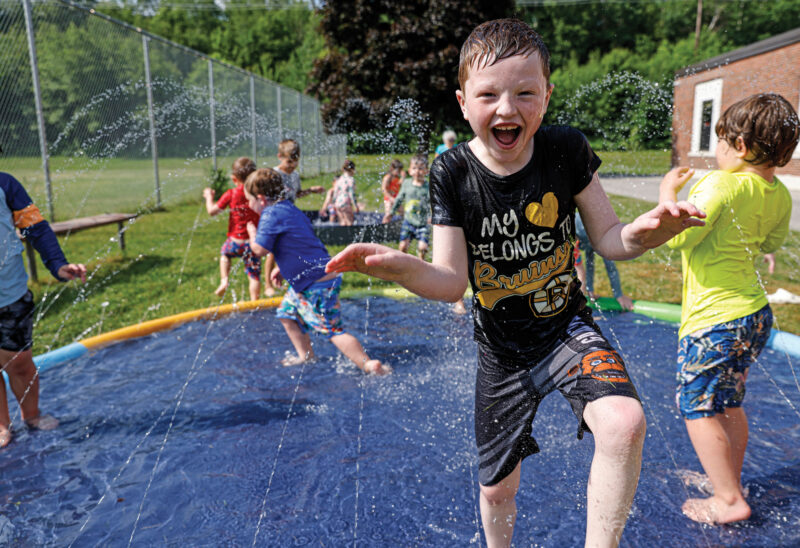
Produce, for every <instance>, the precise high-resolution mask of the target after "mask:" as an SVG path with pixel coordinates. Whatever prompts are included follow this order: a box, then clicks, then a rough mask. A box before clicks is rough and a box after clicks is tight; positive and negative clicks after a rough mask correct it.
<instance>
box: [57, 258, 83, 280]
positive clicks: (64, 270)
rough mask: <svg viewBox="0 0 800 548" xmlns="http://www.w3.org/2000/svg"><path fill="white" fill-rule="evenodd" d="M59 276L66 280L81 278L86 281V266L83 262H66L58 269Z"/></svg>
mask: <svg viewBox="0 0 800 548" xmlns="http://www.w3.org/2000/svg"><path fill="white" fill-rule="evenodd" d="M58 277H59V278H61V279H64V280H74V279H75V278H80V279H81V283H83V282H85V281H86V267H85V266H84V265H82V264H72V263H70V264H65V265H63V266H62V267H61V268H59V269H58Z"/></svg>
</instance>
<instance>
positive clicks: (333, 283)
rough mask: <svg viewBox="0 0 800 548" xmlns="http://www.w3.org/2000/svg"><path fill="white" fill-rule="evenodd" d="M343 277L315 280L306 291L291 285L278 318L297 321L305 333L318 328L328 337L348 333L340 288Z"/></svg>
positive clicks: (279, 310) (317, 330) (279, 309)
mask: <svg viewBox="0 0 800 548" xmlns="http://www.w3.org/2000/svg"><path fill="white" fill-rule="evenodd" d="M341 287H342V277H341V276H338V277H336V278H334V279H332V280H329V281H325V282H321V283H315V284H313V285H312V286H311V287H309V288H308V289H306V290H305V291H301V292H300V293H298V292H296V291H295V290H294V289H292V288H291V287H290V288H289V289H288V291H286V294H285V295H284V296H283V300H282V301H281V305H280V306H279V307H278V313H277V317H278V318H286V319H288V320H294V321H296V322H297V324H298V325H299V326H300V329H302V331H303V333H307V332H308V331H310V330H311V331H316V332H317V333H321V334H322V335H326V336H327V337H328V338H331V337H333V336H334V335H341V334H342V333H344V327H343V326H342V307H341V304H340V303H339V290H340V289H341Z"/></svg>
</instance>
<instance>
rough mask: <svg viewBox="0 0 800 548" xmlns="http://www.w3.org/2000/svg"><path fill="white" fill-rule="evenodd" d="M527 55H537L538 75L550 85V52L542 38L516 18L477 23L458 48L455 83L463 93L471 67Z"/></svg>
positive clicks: (481, 66) (489, 64)
mask: <svg viewBox="0 0 800 548" xmlns="http://www.w3.org/2000/svg"><path fill="white" fill-rule="evenodd" d="M531 53H538V54H539V59H541V61H542V74H544V77H545V79H546V80H547V81H548V82H550V52H549V51H548V50H547V46H546V45H545V44H544V40H542V37H541V36H539V34H538V33H537V32H536V31H535V30H533V29H532V28H531V27H530V26H529V25H528V24H527V23H524V22H522V21H520V20H519V19H495V20H494V21H486V22H485V23H481V24H480V25H478V26H477V27H475V29H474V30H473V31H472V32H471V33H470V35H469V36H468V37H467V40H466V41H465V42H464V45H463V46H461V57H460V59H459V62H458V84H459V86H461V89H462V90H463V89H464V84H465V83H466V81H467V78H468V77H469V71H470V69H471V68H472V66H473V65H474V66H475V68H483V67H487V66H491V65H494V64H495V63H496V62H498V61H500V60H501V59H506V58H508V57H513V56H515V55H530V54H531Z"/></svg>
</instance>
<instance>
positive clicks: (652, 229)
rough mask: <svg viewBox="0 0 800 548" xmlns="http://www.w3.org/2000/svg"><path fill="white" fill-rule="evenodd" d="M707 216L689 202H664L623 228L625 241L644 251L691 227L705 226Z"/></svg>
mask: <svg viewBox="0 0 800 548" xmlns="http://www.w3.org/2000/svg"><path fill="white" fill-rule="evenodd" d="M705 216H706V214H705V213H704V212H703V211H701V210H700V209H698V208H697V207H696V206H695V205H694V204H691V203H689V202H684V201H681V202H677V203H676V202H672V201H669V202H664V203H661V204H658V205H657V206H656V207H655V208H653V209H651V210H650V211H648V212H647V213H643V214H642V215H639V217H637V218H636V220H634V221H633V222H632V223H630V224H628V225H625V227H624V228H623V241H627V242H629V243H630V244H632V245H634V246H638V247H642V248H644V249H652V248H654V247H658V246H660V245H661V244H663V243H666V242H667V241H669V240H670V239H672V237H673V236H675V235H676V234H680V233H681V232H683V231H684V230H686V229H687V228H689V227H691V226H703V225H705V224H706V223H705V221H703V220H702V219H704V218H705Z"/></svg>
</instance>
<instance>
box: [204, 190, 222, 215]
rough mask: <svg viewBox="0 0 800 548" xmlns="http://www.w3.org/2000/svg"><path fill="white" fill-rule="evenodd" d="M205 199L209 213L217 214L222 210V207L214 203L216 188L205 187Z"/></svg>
mask: <svg viewBox="0 0 800 548" xmlns="http://www.w3.org/2000/svg"><path fill="white" fill-rule="evenodd" d="M203 199H204V200H205V202H206V211H207V212H208V214H209V215H216V214H218V213H220V212H221V211H222V209H221V208H220V207H219V206H218V205H217V204H215V203H214V190H213V189H212V188H210V187H206V188H204V189H203Z"/></svg>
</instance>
